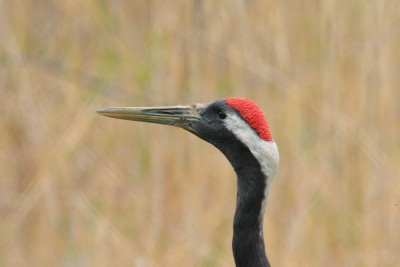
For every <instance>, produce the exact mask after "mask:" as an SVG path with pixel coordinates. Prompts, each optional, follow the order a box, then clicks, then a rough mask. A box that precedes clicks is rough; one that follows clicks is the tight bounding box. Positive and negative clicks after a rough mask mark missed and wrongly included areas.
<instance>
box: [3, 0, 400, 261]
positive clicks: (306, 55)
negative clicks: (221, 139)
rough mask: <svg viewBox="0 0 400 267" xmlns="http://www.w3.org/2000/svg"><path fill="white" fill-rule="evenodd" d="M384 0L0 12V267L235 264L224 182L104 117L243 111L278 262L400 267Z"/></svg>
mask: <svg viewBox="0 0 400 267" xmlns="http://www.w3.org/2000/svg"><path fill="white" fill-rule="evenodd" d="M399 25H400V4H399V3H398V1H396V0H382V1H372V0H352V1H346V0H337V1H331V0H322V1H315V0H304V1H294V0H291V1H282V0H271V1H261V0H253V1H244V0H235V1H228V0H218V1H202V0H192V1H189V0H187V1H183V0H181V1H162V0H151V1H122V0H118V1H107V0H99V1H95V0H87V1H76V0H75V1H74V0H71V1H46V0H41V1H32V0H26V1H6V0H1V1H0V66H1V71H0V97H1V105H0V113H1V116H0V266H96V267H97V266H135V267H136V266H137V267H142V266H143V267H146V266H233V258H232V253H231V235H232V218H233V213H234V207H235V196H236V195H235V193H236V180H235V174H234V172H233V170H232V168H231V167H230V165H229V163H228V162H227V161H226V159H225V158H224V157H223V156H222V154H221V153H220V152H219V151H217V150H216V149H214V148H213V147H212V146H211V145H209V144H207V143H205V142H203V141H201V140H199V139H197V138H196V137H194V136H192V135H190V134H188V133H186V132H184V131H183V130H180V129H175V128H172V127H164V126H158V125H150V124H143V123H133V122H127V121H119V120H112V119H107V118H104V117H101V116H99V115H97V114H96V113H95V110H96V109H97V108H100V107H107V106H147V105H175V104H191V103H196V102H211V101H213V100H215V99H219V98H223V97H226V96H244V97H249V98H251V99H253V100H255V101H256V102H257V103H258V104H259V105H260V106H261V107H262V109H263V110H264V112H265V113H266V115H267V117H268V120H269V122H270V124H271V127H272V130H273V135H274V138H275V140H276V141H277V143H278V146H279V149H280V154H281V166H280V169H279V172H278V177H277V179H276V181H275V182H274V184H273V187H272V190H271V194H270V199H269V205H268V208H267V211H266V216H265V223H264V224H265V238H266V246H267V250H268V255H269V258H270V261H271V263H272V265H273V266H400V180H399V178H400V177H399V172H400V153H399V150H400V138H399V132H400V124H399V119H400V103H399V100H400V90H399V89H400V88H399V84H400V31H399Z"/></svg>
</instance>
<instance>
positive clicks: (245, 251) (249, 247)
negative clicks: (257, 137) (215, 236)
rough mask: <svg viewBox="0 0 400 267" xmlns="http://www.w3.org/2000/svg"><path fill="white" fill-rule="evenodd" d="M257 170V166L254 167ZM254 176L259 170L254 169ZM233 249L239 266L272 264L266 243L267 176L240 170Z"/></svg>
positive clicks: (248, 266) (256, 266)
mask: <svg viewBox="0 0 400 267" xmlns="http://www.w3.org/2000/svg"><path fill="white" fill-rule="evenodd" d="M253 170H254V169H253ZM253 175H257V172H254V171H253ZM237 182H238V191H237V202H236V211H235V218H234V223H233V240H232V249H233V254H234V258H235V263H236V266H237V267H250V266H252V267H267V266H270V264H269V261H268V258H267V254H266V251H265V245H264V235H263V218H264V214H263V208H262V206H263V204H262V203H263V201H264V189H265V186H266V183H265V177H264V176H263V175H262V174H261V175H260V176H259V177H254V176H253V177H251V178H250V177H248V175H243V174H240V173H238V179H237Z"/></svg>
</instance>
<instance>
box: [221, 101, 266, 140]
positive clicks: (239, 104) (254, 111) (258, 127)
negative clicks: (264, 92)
mask: <svg viewBox="0 0 400 267" xmlns="http://www.w3.org/2000/svg"><path fill="white" fill-rule="evenodd" d="M224 101H225V103H226V104H228V105H229V106H230V107H231V108H234V109H236V111H237V112H239V114H240V115H241V116H242V118H243V119H244V120H245V121H246V122H247V123H248V124H249V125H250V126H251V128H253V129H254V130H255V131H256V132H257V133H258V135H259V136H260V137H261V139H264V140H265V141H273V139H272V135H271V131H270V129H269V125H268V122H267V120H266V119H265V116H264V113H263V112H262V111H261V109H260V108H259V107H258V106H257V105H256V104H255V103H254V102H253V101H251V100H250V99H247V98H237V97H229V98H225V99H224Z"/></svg>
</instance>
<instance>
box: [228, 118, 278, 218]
mask: <svg viewBox="0 0 400 267" xmlns="http://www.w3.org/2000/svg"><path fill="white" fill-rule="evenodd" d="M224 124H225V127H226V128H227V129H229V130H230V131H232V132H233V133H234V134H235V136H236V137H237V138H238V139H239V140H240V141H241V142H242V143H243V144H244V145H246V146H247V147H248V148H249V150H250V151H251V153H252V154H253V156H254V157H255V158H256V159H257V160H258V162H259V163H260V165H261V171H262V172H263V173H264V175H265V177H266V187H265V191H264V200H263V203H262V210H261V214H260V215H261V216H262V215H263V214H264V210H265V206H266V200H267V197H268V190H269V188H270V186H271V184H272V182H273V180H274V178H275V174H276V171H277V169H278V165H279V152H278V147H277V146H276V143H275V142H274V141H265V140H263V139H261V138H260V136H259V135H258V134H257V133H256V132H255V131H254V130H253V129H252V128H251V127H250V126H249V125H248V124H247V123H246V122H245V121H244V120H243V119H242V118H240V117H239V116H238V115H236V114H229V115H228V117H227V118H226V119H225V120H224Z"/></svg>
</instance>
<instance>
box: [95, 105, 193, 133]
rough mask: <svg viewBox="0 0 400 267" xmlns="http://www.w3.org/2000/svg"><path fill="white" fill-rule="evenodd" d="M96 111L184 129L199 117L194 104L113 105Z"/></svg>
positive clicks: (126, 118) (121, 117)
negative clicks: (159, 105) (166, 105)
mask: <svg viewBox="0 0 400 267" xmlns="http://www.w3.org/2000/svg"><path fill="white" fill-rule="evenodd" d="M97 113H99V114H100V115H103V116H107V117H111V118H116V119H122V120H132V121H143V122H150V123H158V124H165V125H172V126H177V127H181V128H184V129H188V128H189V127H190V125H191V123H193V122H196V121H200V119H201V117H200V114H199V110H198V109H197V108H196V107H194V106H169V107H114V108H102V109H99V110H97Z"/></svg>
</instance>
